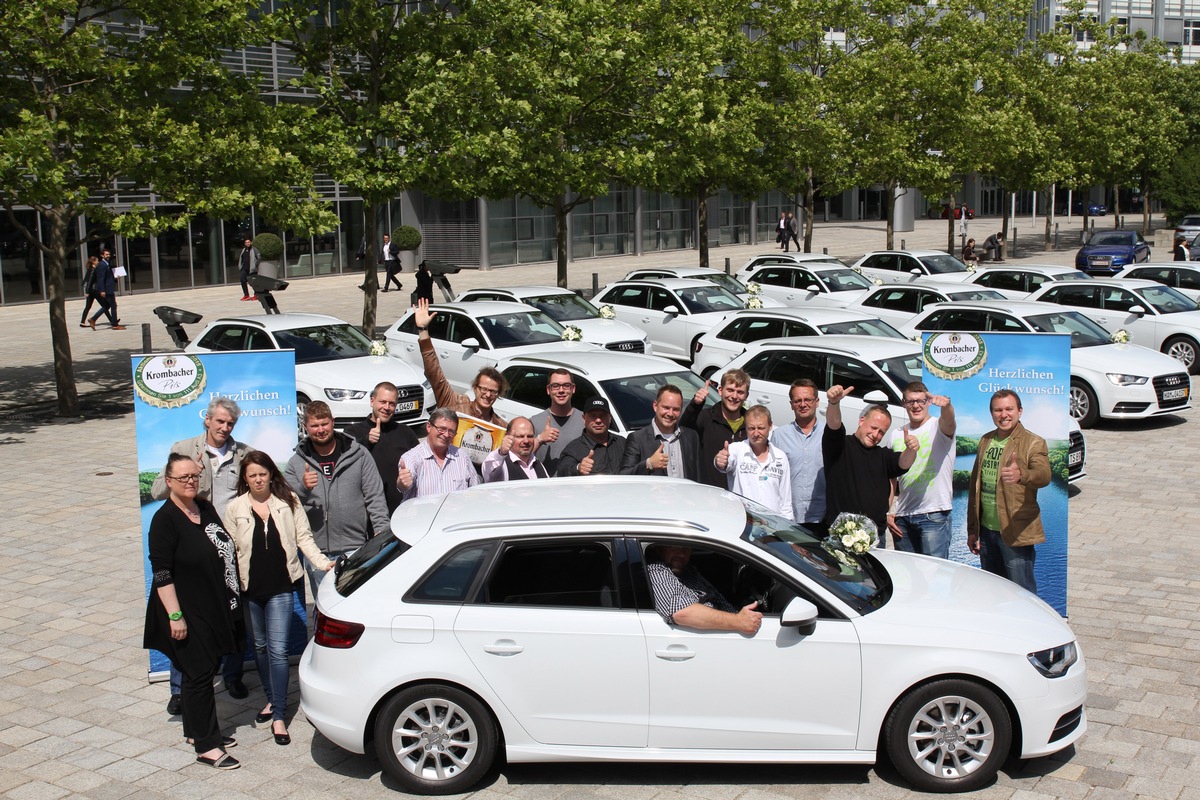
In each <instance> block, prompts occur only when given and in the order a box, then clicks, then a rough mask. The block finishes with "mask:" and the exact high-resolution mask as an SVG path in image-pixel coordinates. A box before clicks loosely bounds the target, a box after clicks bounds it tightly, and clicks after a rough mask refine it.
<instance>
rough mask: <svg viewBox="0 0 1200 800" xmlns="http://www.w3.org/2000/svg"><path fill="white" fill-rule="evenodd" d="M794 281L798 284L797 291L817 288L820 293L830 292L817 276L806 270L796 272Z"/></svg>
mask: <svg viewBox="0 0 1200 800" xmlns="http://www.w3.org/2000/svg"><path fill="white" fill-rule="evenodd" d="M794 280H795V282H796V288H797V289H808V287H810V286H816V287H817V291H818V292H826V293H828V291H829V290H828V289H826V288H825V286H824V285H822V283H821V281H819V280H818V279H817V276H816V275H813V274H812V273H811V272H809V271H808V270H806V269H798V270H795V278H794Z"/></svg>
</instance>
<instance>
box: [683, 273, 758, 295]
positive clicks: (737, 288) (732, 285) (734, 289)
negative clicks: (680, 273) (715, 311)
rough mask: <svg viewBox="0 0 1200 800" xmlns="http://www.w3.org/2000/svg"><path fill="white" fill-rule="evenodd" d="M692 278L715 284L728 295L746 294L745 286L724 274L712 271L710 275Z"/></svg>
mask: <svg viewBox="0 0 1200 800" xmlns="http://www.w3.org/2000/svg"><path fill="white" fill-rule="evenodd" d="M694 277H698V278H703V279H704V280H706V281H708V282H709V283H715V284H716V285H717V286H720V287H721V288H722V289H724V290H725V291H727V292H729V293H730V294H746V291H747V290H746V286H745V284H743V283H742V282H741V281H739V280H738V279H737V278H735V277H733V276H732V275H726V274H725V273H724V272H717V271H716V270H713V274H712V275H697V276H694Z"/></svg>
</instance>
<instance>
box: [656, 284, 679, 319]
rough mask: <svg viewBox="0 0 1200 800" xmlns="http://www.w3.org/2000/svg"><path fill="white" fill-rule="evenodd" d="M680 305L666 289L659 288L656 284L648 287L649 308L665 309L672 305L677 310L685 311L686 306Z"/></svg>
mask: <svg viewBox="0 0 1200 800" xmlns="http://www.w3.org/2000/svg"><path fill="white" fill-rule="evenodd" d="M681 305H682V304H681V303H680V302H679V301H677V300H676V299H675V298H674V297H673V296H671V293H670V292H668V291H667V290H666V289H660V288H658V287H657V286H655V287H653V288H651V289H650V308H652V309H654V310H655V311H666V310H667V309H668V308H670V307H671V306H674V307H675V308H677V309H679V311H681V312H684V313H686V312H687V308H686V306H685V307H683V308H680V306H681Z"/></svg>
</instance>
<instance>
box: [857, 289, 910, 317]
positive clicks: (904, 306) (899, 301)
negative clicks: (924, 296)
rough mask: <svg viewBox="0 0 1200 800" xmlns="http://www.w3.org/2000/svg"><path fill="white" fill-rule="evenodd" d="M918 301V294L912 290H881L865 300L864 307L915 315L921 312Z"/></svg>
mask: <svg viewBox="0 0 1200 800" xmlns="http://www.w3.org/2000/svg"><path fill="white" fill-rule="evenodd" d="M917 300H918V297H917V295H916V293H915V292H913V291H912V290H911V289H880V290H879V291H877V292H875V293H874V294H872V295H871V296H869V297H867V298H866V299H865V300H863V305H864V306H869V307H871V308H886V309H888V310H892V311H907V312H909V313H910V314H915V313H917V311H919V310H920V309H918V308H917Z"/></svg>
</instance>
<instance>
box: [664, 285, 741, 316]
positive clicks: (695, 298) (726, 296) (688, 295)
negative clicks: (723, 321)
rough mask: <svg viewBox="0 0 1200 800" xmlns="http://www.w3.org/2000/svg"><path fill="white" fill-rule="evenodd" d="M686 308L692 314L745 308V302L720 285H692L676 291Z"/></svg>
mask: <svg viewBox="0 0 1200 800" xmlns="http://www.w3.org/2000/svg"><path fill="white" fill-rule="evenodd" d="M676 294H678V295H679V299H680V300H681V301H682V302H683V304H684V306H686V307H687V310H688V311H690V312H691V313H693V314H704V313H707V312H709V311H736V310H737V309H739V308H745V307H746V304H745V303H743V302H742V301H741V300H739V299H738V297H737V295H735V294H733V293H731V292H727V291H725V290H724V289H722V288H721V287H720V286H716V285H712V286H693V287H691V288H689V289H680V290H678V291H677V292H676Z"/></svg>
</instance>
